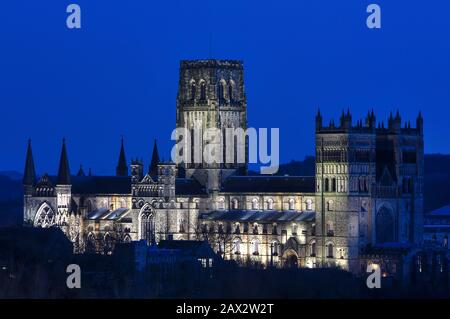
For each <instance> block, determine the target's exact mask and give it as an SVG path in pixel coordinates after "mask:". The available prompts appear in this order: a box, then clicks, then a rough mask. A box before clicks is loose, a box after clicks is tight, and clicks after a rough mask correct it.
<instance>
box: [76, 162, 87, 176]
mask: <svg viewBox="0 0 450 319" xmlns="http://www.w3.org/2000/svg"><path fill="white" fill-rule="evenodd" d="M77 176H86V174H84V170H83V165H80V169H79V170H78V173H77Z"/></svg>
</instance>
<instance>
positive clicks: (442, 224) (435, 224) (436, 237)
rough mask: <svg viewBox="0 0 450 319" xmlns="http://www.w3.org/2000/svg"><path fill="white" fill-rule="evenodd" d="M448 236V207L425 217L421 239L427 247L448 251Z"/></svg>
mask: <svg viewBox="0 0 450 319" xmlns="http://www.w3.org/2000/svg"><path fill="white" fill-rule="evenodd" d="M449 236H450V205H449V206H444V207H441V208H439V209H436V210H434V211H432V212H430V213H428V214H426V215H425V221H424V225H423V239H424V242H425V243H426V244H428V245H433V246H439V247H443V248H447V249H448V238H449Z"/></svg>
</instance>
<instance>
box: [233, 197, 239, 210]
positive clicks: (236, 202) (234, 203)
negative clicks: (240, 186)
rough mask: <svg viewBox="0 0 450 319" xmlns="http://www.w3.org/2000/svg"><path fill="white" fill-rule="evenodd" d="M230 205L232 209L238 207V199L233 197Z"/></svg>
mask: <svg viewBox="0 0 450 319" xmlns="http://www.w3.org/2000/svg"><path fill="white" fill-rule="evenodd" d="M232 206H233V209H239V201H238V199H237V198H233V200H232Z"/></svg>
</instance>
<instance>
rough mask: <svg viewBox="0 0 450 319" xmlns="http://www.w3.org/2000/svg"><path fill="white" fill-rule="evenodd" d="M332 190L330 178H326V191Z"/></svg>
mask: <svg viewBox="0 0 450 319" xmlns="http://www.w3.org/2000/svg"><path fill="white" fill-rule="evenodd" d="M329 191H330V181H329V179H328V178H325V192H329Z"/></svg>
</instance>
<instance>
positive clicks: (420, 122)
mask: <svg viewBox="0 0 450 319" xmlns="http://www.w3.org/2000/svg"><path fill="white" fill-rule="evenodd" d="M416 127H417V130H419V132H420V133H423V117H422V112H419V115H418V116H417V119H416Z"/></svg>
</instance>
